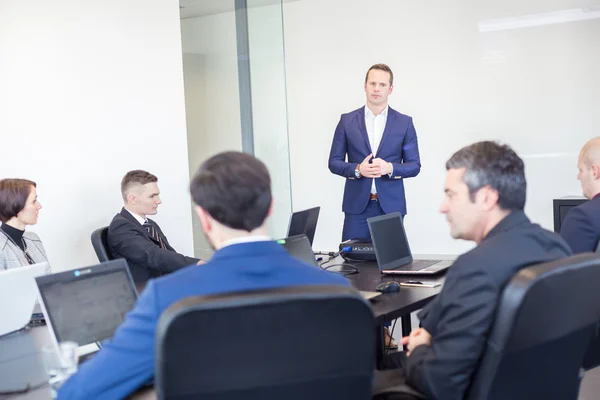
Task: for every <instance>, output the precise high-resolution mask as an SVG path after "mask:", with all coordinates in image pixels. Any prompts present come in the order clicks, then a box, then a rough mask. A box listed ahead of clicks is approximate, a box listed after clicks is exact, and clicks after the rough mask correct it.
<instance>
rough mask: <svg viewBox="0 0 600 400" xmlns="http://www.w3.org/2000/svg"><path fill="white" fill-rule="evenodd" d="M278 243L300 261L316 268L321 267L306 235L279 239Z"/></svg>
mask: <svg viewBox="0 0 600 400" xmlns="http://www.w3.org/2000/svg"><path fill="white" fill-rule="evenodd" d="M277 243H279V244H280V245H282V246H283V247H284V248H285V249H286V250H287V252H288V253H290V255H291V256H293V257H296V258H297V259H299V260H300V261H304V262H305V263H307V264H310V265H314V266H315V267H318V266H319V264H318V263H317V260H316V259H315V254H314V253H313V251H312V248H311V247H310V243H309V242H308V238H307V237H306V235H304V234H302V235H296V236H292V237H288V238H285V239H279V240H278V241H277Z"/></svg>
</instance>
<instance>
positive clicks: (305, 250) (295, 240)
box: [277, 235, 381, 300]
mask: <svg viewBox="0 0 600 400" xmlns="http://www.w3.org/2000/svg"><path fill="white" fill-rule="evenodd" d="M277 243H279V244H280V245H282V246H283V247H284V248H285V249H286V250H287V251H288V253H290V255H291V256H293V257H296V258H298V259H299V260H301V261H304V262H305V263H306V264H310V265H314V266H315V267H317V268H320V267H319V263H318V262H317V260H316V259H315V254H314V253H313V251H312V248H311V247H310V243H309V242H308V238H307V237H306V235H296V236H292V237H288V238H285V239H279V240H278V241H277ZM359 292H360V295H361V296H362V297H363V298H364V299H365V300H372V299H374V298H376V297H379V296H381V293H379V292H366V291H362V290H361V291H359Z"/></svg>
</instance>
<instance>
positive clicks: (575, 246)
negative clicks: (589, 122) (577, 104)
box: [560, 136, 600, 254]
mask: <svg viewBox="0 0 600 400" xmlns="http://www.w3.org/2000/svg"><path fill="white" fill-rule="evenodd" d="M577 167H578V168H579V174H577V179H579V181H580V182H581V189H582V190H583V195H584V196H585V197H586V198H588V199H589V200H590V201H586V202H585V203H583V204H581V205H579V206H577V207H575V208H573V209H571V210H569V213H568V214H567V216H566V217H565V220H564V221H563V223H562V225H561V228H560V235H561V236H562V237H563V239H565V241H566V242H567V243H568V244H569V246H570V247H571V250H573V253H575V254H578V253H585V252H588V251H591V252H593V251H596V246H598V242H600V136H599V137H595V138H593V139H591V140H590V141H589V142H587V143H586V144H585V146H583V149H581V152H580V153H579V160H578V162H577Z"/></svg>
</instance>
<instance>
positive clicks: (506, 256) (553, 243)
mask: <svg viewBox="0 0 600 400" xmlns="http://www.w3.org/2000/svg"><path fill="white" fill-rule="evenodd" d="M570 254H571V250H570V249H569V246H568V245H567V244H566V243H565V241H564V240H562V238H561V237H560V236H559V235H558V234H556V233H554V232H549V231H547V230H545V229H543V228H541V227H540V226H539V225H537V224H533V223H531V222H530V221H529V219H528V218H527V217H526V216H525V214H524V213H523V212H522V211H513V212H512V213H510V214H509V215H508V216H506V217H505V218H504V219H503V220H502V221H500V223H498V225H496V226H495V227H494V228H493V229H492V230H491V231H490V232H489V233H488V234H487V236H486V237H485V239H484V240H483V241H482V242H481V243H480V244H479V245H478V246H477V247H475V248H474V249H473V250H471V251H469V252H467V253H465V254H463V255H461V256H460V257H459V258H458V259H457V260H456V261H455V262H454V263H453V265H452V266H451V267H450V269H449V271H448V274H447V275H446V280H445V282H444V287H443V289H442V291H441V293H440V294H439V295H438V296H437V297H436V298H435V299H434V300H433V301H431V302H430V303H429V304H428V305H427V306H426V307H425V308H424V309H423V310H421V312H419V314H418V316H419V319H420V321H421V326H422V327H423V328H425V329H426V330H427V331H428V332H429V333H430V334H431V337H432V344H431V346H425V345H423V346H418V347H416V348H415V349H414V350H413V352H412V353H411V354H410V357H408V358H407V360H406V364H405V369H406V374H407V382H408V383H409V384H410V385H411V386H413V387H415V388H416V389H418V390H419V391H421V392H423V393H425V394H426V395H427V396H428V398H434V399H449V400H462V399H463V398H465V392H466V391H467V388H468V387H469V385H470V383H471V380H472V379H473V375H474V373H475V371H476V370H477V365H478V363H479V360H480V359H481V355H482V353H483V350H484V347H485V343H486V340H487V336H488V335H489V332H490V329H491V327H492V324H493V322H494V318H495V314H496V307H497V304H498V300H499V299H500V296H501V295H502V291H503V289H504V286H505V285H506V284H507V283H508V281H509V280H510V279H511V278H512V277H513V276H514V275H515V274H516V273H517V272H518V271H519V270H520V269H522V268H524V267H527V266H529V265H534V264H538V263H543V262H547V261H552V260H557V259H560V258H563V257H567V256H569V255H570Z"/></svg>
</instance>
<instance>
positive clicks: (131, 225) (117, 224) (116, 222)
mask: <svg viewBox="0 0 600 400" xmlns="http://www.w3.org/2000/svg"><path fill="white" fill-rule="evenodd" d="M135 228H136V224H135V222H133V221H130V220H129V219H127V218H125V217H124V216H122V215H121V214H117V215H115V216H114V217H113V219H112V221H110V224H109V225H108V235H111V234H113V233H115V231H120V230H123V229H135Z"/></svg>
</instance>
